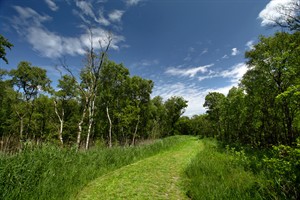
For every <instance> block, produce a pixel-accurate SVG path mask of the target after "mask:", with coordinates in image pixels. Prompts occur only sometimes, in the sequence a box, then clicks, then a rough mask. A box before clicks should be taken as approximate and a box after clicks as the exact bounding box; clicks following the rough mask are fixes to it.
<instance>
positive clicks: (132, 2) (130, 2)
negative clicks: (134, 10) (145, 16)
mask: <svg viewBox="0 0 300 200" xmlns="http://www.w3.org/2000/svg"><path fill="white" fill-rule="evenodd" d="M142 1H144V0H125V3H126V5H127V6H136V5H137V4H139V3H140V2H142Z"/></svg>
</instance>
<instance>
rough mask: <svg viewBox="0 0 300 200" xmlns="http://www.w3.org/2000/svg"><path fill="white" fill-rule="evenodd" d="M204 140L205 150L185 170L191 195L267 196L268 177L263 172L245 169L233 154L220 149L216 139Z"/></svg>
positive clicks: (229, 198) (206, 197)
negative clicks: (252, 171) (265, 186)
mask: <svg viewBox="0 0 300 200" xmlns="http://www.w3.org/2000/svg"><path fill="white" fill-rule="evenodd" d="M202 141H203V143H204V148H203V151H200V152H199V153H198V155H197V156H196V157H195V158H194V159H193V160H192V162H191V163H190V165H189V166H188V167H187V169H186V171H185V173H186V175H187V177H188V179H189V181H188V184H187V191H188V192H187V195H188V196H189V197H190V198H191V199H210V200H211V199H218V200H219V199H228V200H234V199H237V200H240V199H243V200H245V199H264V197H263V196H262V195H261V194H262V193H263V189H264V180H263V179H262V178H261V177H260V176H259V175H254V174H253V173H251V172H250V171H245V169H244V167H243V166H242V165H241V164H240V162H238V160H236V158H235V157H234V156H233V155H231V154H228V153H225V152H221V151H220V150H219V149H217V143H216V141H214V140H208V139H204V140H202Z"/></svg>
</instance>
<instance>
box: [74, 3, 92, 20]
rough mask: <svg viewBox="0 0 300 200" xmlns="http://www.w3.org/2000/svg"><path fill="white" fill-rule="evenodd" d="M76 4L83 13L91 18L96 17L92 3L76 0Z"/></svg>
mask: <svg viewBox="0 0 300 200" xmlns="http://www.w3.org/2000/svg"><path fill="white" fill-rule="evenodd" d="M76 6H77V7H78V8H80V10H81V11H82V13H83V14H84V15H87V16H89V17H92V18H96V16H95V13H94V11H93V9H92V4H91V3H90V2H88V1H82V0H77V1H76Z"/></svg>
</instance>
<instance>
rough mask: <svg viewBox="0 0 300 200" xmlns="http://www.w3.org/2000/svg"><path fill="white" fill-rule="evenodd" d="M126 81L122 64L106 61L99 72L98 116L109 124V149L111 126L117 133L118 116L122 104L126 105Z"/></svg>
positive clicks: (127, 76) (125, 71) (127, 74)
mask: <svg viewBox="0 0 300 200" xmlns="http://www.w3.org/2000/svg"><path fill="white" fill-rule="evenodd" d="M128 79H129V71H128V69H127V68H125V67H124V66H123V65H122V64H116V63H114V62H111V61H107V62H106V63H105V65H104V66H103V68H102V70H101V74H100V80H101V81H100V84H99V91H98V95H99V103H100V105H99V108H101V110H102V112H101V113H99V115H101V116H102V118H107V120H108V122H109V125H108V144H109V147H111V146H112V134H113V133H112V132H113V125H114V126H115V127H116V129H115V130H116V132H118V124H119V123H120V115H121V113H122V108H124V104H126V100H127V95H128V94H126V92H125V89H126V85H128ZM104 113H105V115H104ZM100 118H101V117H100Z"/></svg>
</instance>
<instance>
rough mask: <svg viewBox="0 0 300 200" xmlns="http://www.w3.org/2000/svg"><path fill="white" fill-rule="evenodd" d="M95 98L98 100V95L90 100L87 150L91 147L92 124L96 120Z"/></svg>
mask: <svg viewBox="0 0 300 200" xmlns="http://www.w3.org/2000/svg"><path fill="white" fill-rule="evenodd" d="M95 100H96V97H94V99H93V100H92V101H90V105H89V127H88V133H87V137H86V144H85V149H86V150H87V149H88V148H89V143H90V136H91V131H92V125H93V122H94V113H95Z"/></svg>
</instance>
